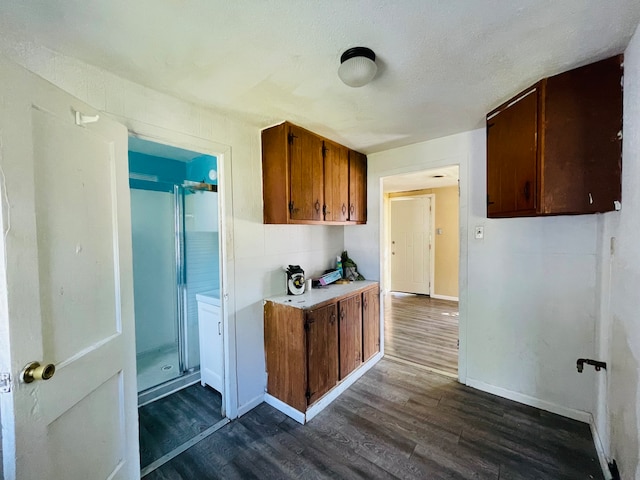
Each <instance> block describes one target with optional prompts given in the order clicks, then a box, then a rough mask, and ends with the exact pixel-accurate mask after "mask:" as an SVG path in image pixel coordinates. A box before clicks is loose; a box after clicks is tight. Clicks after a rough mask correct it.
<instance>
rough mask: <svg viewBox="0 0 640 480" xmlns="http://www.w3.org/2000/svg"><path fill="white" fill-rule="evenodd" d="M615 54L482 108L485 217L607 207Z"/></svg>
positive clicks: (616, 139) (615, 118)
mask: <svg viewBox="0 0 640 480" xmlns="http://www.w3.org/2000/svg"><path fill="white" fill-rule="evenodd" d="M621 81H622V56H616V57H612V58H609V59H607V60H602V61H600V62H597V63H593V64H591V65H587V66H584V67H581V68H577V69H575V70H571V71H569V72H566V73H562V74H559V75H556V76H553V77H549V78H545V79H543V80H541V81H540V82H538V83H536V84H535V85H533V86H532V87H531V88H528V89H526V90H525V91H523V92H522V93H520V94H518V95H516V96H515V97H513V98H512V99H511V100H509V101H507V102H505V103H504V104H503V105H501V106H499V107H498V108H496V109H495V110H493V111H492V112H490V113H489V114H488V115H487V216H488V217H489V218H499V217H521V216H537V215H562V214H565V215H571V214H583V213H597V212H607V211H611V210H614V209H615V208H616V207H615V205H616V202H619V201H620V196H621V169H622V161H621V157H622V86H621Z"/></svg>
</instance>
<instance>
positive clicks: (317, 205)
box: [314, 200, 320, 212]
mask: <svg viewBox="0 0 640 480" xmlns="http://www.w3.org/2000/svg"><path fill="white" fill-rule="evenodd" d="M314 207H315V209H316V212H319V211H320V201H319V200H316V203H315V205H314Z"/></svg>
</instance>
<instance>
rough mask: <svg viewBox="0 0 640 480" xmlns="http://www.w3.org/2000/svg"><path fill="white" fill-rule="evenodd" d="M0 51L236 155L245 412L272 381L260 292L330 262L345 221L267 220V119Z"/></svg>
mask: <svg viewBox="0 0 640 480" xmlns="http://www.w3.org/2000/svg"><path fill="white" fill-rule="evenodd" d="M0 52H2V53H4V54H5V55H6V56H8V57H9V58H11V59H13V60H14V61H16V62H17V63H19V64H21V65H23V66H25V67H26V68H28V69H29V70H31V71H33V72H35V73H36V74H38V75H40V76H42V77H43V78H45V79H46V80H48V81H50V82H51V83H53V84H55V85H57V86H59V87H60V88H62V89H63V90H66V91H67V92H69V93H71V94H72V95H74V96H76V97H78V98H80V99H81V100H83V101H85V102H86V103H88V104H89V105H91V106H93V107H95V108H96V109H98V110H101V111H104V112H107V113H109V114H111V115H113V116H114V117H115V118H117V119H118V120H120V121H121V122H123V123H124V124H125V125H127V127H129V128H130V129H131V128H135V127H140V126H141V125H144V130H145V131H153V132H162V133H161V134H159V137H161V138H164V139H165V140H167V141H169V142H170V143H171V140H172V139H176V138H180V139H181V141H182V140H184V142H186V144H185V143H183V144H181V145H177V146H182V147H183V148H190V149H193V148H194V145H196V144H198V143H199V142H201V140H206V141H210V142H215V143H216V144H218V145H222V146H225V148H226V149H227V157H228V156H229V155H231V161H230V162H229V164H228V165H223V166H221V167H229V168H226V170H225V169H224V168H220V172H221V174H222V175H223V180H222V181H223V182H225V181H227V183H226V184H225V185H223V188H222V189H223V190H224V194H223V195H224V199H223V201H224V205H225V221H226V224H227V232H226V236H225V237H226V238H225V239H224V241H225V245H226V249H227V261H228V263H227V264H226V265H225V266H224V267H223V268H225V269H226V275H227V277H228V278H229V279H230V281H229V283H228V284H227V285H226V286H225V289H226V291H227V293H228V294H229V298H228V300H227V304H226V305H227V309H228V311H229V315H230V317H229V320H230V325H229V329H230V330H231V331H235V333H236V336H237V337H236V343H235V345H231V346H230V348H231V350H232V351H231V355H232V357H233V358H235V359H236V360H237V379H238V389H237V392H235V393H236V394H237V404H238V408H239V411H240V412H241V413H243V412H244V411H246V409H247V408H249V407H251V406H252V405H255V404H256V403H257V402H259V401H261V399H262V395H263V393H264V389H265V386H266V381H265V373H264V370H265V367H264V341H263V315H262V299H263V298H264V297H265V296H268V295H273V294H282V293H284V292H285V289H284V274H283V272H282V271H281V267H282V265H285V264H288V263H295V264H300V265H301V266H302V267H303V268H304V269H305V271H307V272H309V273H315V272H318V271H320V270H323V269H325V268H328V267H329V266H330V265H331V262H333V261H334V259H335V256H336V255H338V254H339V253H340V252H341V251H342V249H343V243H344V235H343V227H334V226H327V227H320V226H274V225H263V224H262V180H261V178H262V172H261V159H260V127H261V126H259V125H250V124H247V123H243V122H242V121H238V120H234V119H232V118H229V117H228V116H226V115H222V114H218V113H216V112H214V111H212V110H209V109H206V108H202V107H199V106H197V105H193V104H190V103H187V102H183V101H181V100H178V99H175V98H172V97H170V96H168V95H164V94H161V93H158V92H155V91H153V90H151V89H148V88H146V87H144V86H141V85H138V84H135V83H133V82H129V81H127V80H124V79H122V78H120V77H118V76H116V75H113V74H111V73H109V72H106V71H103V70H100V69H97V68H95V67H92V66H89V65H87V64H85V63H82V62H80V61H78V60H76V59H73V58H69V57H64V56H62V55H58V54H56V53H54V52H51V51H50V50H47V49H46V48H42V47H38V46H35V45H25V44H11V43H9V41H8V40H7V41H6V42H5V43H4V44H1V45H0ZM221 68H225V66H221ZM173 143H175V142H173ZM198 151H199V150H198ZM204 153H208V152H204ZM227 161H228V158H225V162H227ZM229 179H231V182H228V180H229Z"/></svg>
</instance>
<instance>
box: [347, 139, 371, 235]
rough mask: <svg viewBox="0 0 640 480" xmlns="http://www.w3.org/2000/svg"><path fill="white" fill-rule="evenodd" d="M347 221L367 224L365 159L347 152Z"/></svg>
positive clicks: (356, 153) (353, 152) (360, 154)
mask: <svg viewBox="0 0 640 480" xmlns="http://www.w3.org/2000/svg"><path fill="white" fill-rule="evenodd" d="M349 220H350V221H352V222H356V223H366V222H367V157H366V155H363V154H362V153H359V152H356V151H353V150H350V151H349Z"/></svg>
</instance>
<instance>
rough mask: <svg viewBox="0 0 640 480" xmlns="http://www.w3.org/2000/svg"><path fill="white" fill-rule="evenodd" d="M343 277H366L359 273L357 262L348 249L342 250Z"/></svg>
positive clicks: (360, 278) (357, 278)
mask: <svg viewBox="0 0 640 480" xmlns="http://www.w3.org/2000/svg"><path fill="white" fill-rule="evenodd" d="M342 269H343V274H342V278H345V279H347V280H350V281H355V280H364V277H363V276H362V275H360V274H359V273H358V266H357V265H356V262H354V261H353V260H352V259H350V258H349V255H348V254H347V251H346V250H345V251H344V252H342Z"/></svg>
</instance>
